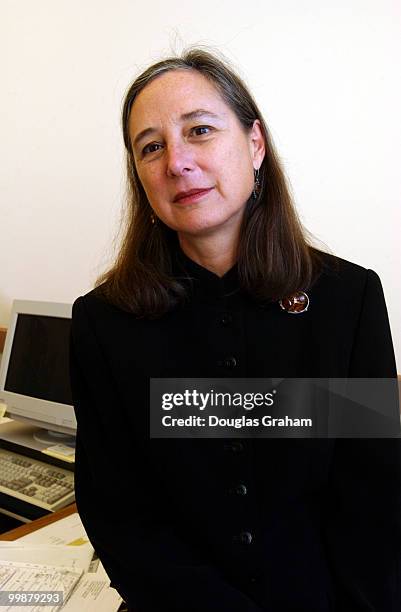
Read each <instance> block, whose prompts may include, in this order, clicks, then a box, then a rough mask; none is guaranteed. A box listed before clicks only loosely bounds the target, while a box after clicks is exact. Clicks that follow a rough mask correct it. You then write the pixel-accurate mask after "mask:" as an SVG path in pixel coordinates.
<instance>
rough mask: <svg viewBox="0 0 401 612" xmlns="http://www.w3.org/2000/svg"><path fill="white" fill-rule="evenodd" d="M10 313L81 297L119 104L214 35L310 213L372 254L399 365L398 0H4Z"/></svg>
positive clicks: (104, 254)
mask: <svg viewBox="0 0 401 612" xmlns="http://www.w3.org/2000/svg"><path fill="white" fill-rule="evenodd" d="M0 9H1V15H0V58H1V64H2V65H1V96H0V105H1V108H0V111H1V112H0V122H1V137H0V164H1V171H0V198H1V199H0V206H1V210H0V213H1V214H0V223H1V249H0V325H2V324H3V325H7V323H8V317H9V314H10V309H11V303H12V300H13V299H14V298H20V299H39V300H51V301H61V302H64V301H65V302H71V301H73V300H74V299H75V298H76V297H77V296H78V295H81V294H83V293H86V292H87V291H89V290H90V289H91V288H92V286H93V282H94V280H95V278H96V277H97V275H98V274H99V273H100V272H102V271H103V270H104V268H105V266H107V264H108V263H109V262H110V258H111V257H112V253H113V247H112V244H113V238H114V237H115V235H116V233H117V230H118V222H119V218H120V210H121V206H122V203H123V193H124V182H123V181H124V175H123V147H122V138H121V134H120V124H119V122H120V110H121V103H122V99H123V96H124V92H125V90H126V88H127V86H128V84H129V83H130V81H131V80H132V79H133V77H134V76H136V75H137V74H138V72H139V71H140V70H142V69H143V68H145V67H146V66H147V65H148V64H149V63H151V62H153V61H157V60H158V59H160V58H161V57H162V56H165V55H166V54H169V52H170V51H171V50H172V49H174V48H175V49H176V50H178V51H180V50H181V48H182V47H184V46H186V45H189V44H194V43H198V44H199V43H200V44H204V45H210V46H211V47H213V46H214V47H216V48H217V49H219V50H220V51H222V52H223V53H224V54H225V55H226V56H227V57H228V59H229V60H231V62H232V63H233V64H234V67H236V68H237V69H238V70H239V72H240V74H241V76H242V77H243V78H245V80H246V82H247V83H248V85H249V86H250V88H251V90H252V91H253V93H254V95H255V97H256V100H257V102H258V103H259V106H260V107H261V109H262V112H263V113H264V115H265V118H266V120H267V123H268V125H269V127H270V129H271V132H272V135H273V138H274V141H275V143H276V145H277V148H278V150H279V153H280V155H281V157H282V160H283V162H284V165H285V168H286V171H287V175H288V177H289V179H290V182H291V185H292V190H293V193H294V196H295V200H296V203H297V206H298V209H299V211H300V214H301V218H302V220H303V222H304V224H305V225H306V227H307V228H308V229H309V230H311V231H312V232H313V233H314V234H315V235H316V236H317V237H318V238H320V239H321V240H322V241H323V242H324V243H325V244H326V245H328V247H329V248H330V249H331V250H332V251H333V252H334V253H336V254H337V255H339V256H340V257H343V258H345V259H349V260H351V261H354V262H355V263H358V264H360V265H363V266H365V267H367V268H372V269H374V270H375V271H376V272H378V274H379V275H380V277H381V279H382V283H383V286H384V291H385V295H386V300H387V305H388V310H389V316H390V322H391V327H392V332H393V338H394V343H395V347H396V353H397V357H398V369H399V370H400V369H401V311H400V304H401V287H400V280H399V279H400V273H399V268H400V261H401V247H400V246H399V245H400V208H399V203H400V160H401V125H400V121H399V109H400V108H401V85H400V79H399V74H400V57H401V4H400V3H399V2H396V1H392V0H337V2H336V3H334V2H331V1H330V0H327V1H324V0H309V1H308V0H281V1H280V2H277V1H276V0H263V1H260V2H259V1H252V0H251V1H250V2H246V3H241V4H239V5H238V6H235V9H234V5H233V3H232V0H220V1H219V2H217V3H216V2H215V0H203V2H202V3H200V4H199V5H196V4H195V3H190V2H186V1H185V2H184V1H183V0H171V1H170V2H168V3H166V2H165V1H164V0H153V1H152V2H137V1H135V0H113V2H111V1H109V0H108V1H105V0H35V2H31V1H30V0H0Z"/></svg>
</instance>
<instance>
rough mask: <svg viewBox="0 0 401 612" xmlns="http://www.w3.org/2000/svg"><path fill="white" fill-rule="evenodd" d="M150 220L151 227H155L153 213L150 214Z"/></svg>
mask: <svg viewBox="0 0 401 612" xmlns="http://www.w3.org/2000/svg"><path fill="white" fill-rule="evenodd" d="M150 220H151V222H152V225H156V218H155V216H154V214H153V213H150Z"/></svg>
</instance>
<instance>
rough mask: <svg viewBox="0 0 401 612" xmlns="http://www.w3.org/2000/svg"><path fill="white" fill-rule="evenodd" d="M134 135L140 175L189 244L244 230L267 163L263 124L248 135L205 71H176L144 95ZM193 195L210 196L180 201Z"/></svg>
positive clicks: (132, 124)
mask: <svg viewBox="0 0 401 612" xmlns="http://www.w3.org/2000/svg"><path fill="white" fill-rule="evenodd" d="M129 132H130V137H131V142H132V149H133V152H134V159H135V166H136V169H137V172H138V176H139V179H140V181H141V183H142V186H143V188H144V190H145V193H146V195H147V198H148V200H149V203H150V205H151V207H152V208H153V211H154V213H155V214H156V215H157V217H159V218H160V219H161V220H162V221H163V222H164V223H165V224H166V225H168V226H169V227H170V228H172V229H174V230H176V231H177V232H178V233H179V235H180V234H182V235H184V236H186V237H188V238H189V237H190V236H202V235H209V234H212V233H213V234H215V233H216V232H221V231H225V232H227V231H228V232H233V233H235V232H237V231H238V228H239V226H240V223H241V219H242V215H243V212H244V208H245V205H246V202H247V200H248V199H249V197H250V195H251V193H252V190H253V185H254V173H253V170H254V168H259V167H260V165H261V163H262V161H263V157H264V140H263V137H262V133H261V129H260V122H259V121H258V120H255V122H254V125H253V128H252V129H251V130H250V131H249V133H245V132H244V130H243V128H242V126H241V124H240V123H239V121H238V119H237V117H236V115H235V113H234V112H233V111H232V110H231V109H230V107H229V106H227V104H226V103H225V102H224V101H223V99H222V98H221V96H220V94H219V92H218V91H217V89H216V88H215V87H214V85H213V84H211V83H210V82H209V81H208V80H207V79H206V78H205V77H204V76H203V75H202V74H201V73H199V72H197V71H195V70H191V71H188V70H174V71H170V72H167V73H165V74H163V75H161V76H159V77H157V78H156V79H155V80H153V81H152V82H151V83H149V84H148V85H146V87H145V88H144V89H143V90H142V91H141V93H140V94H139V95H138V96H137V98H136V100H135V102H134V104H133V106H132V109H131V113H130V117H129ZM190 190H204V191H203V192H201V193H198V195H192V196H190V195H189V196H188V197H180V194H181V195H182V194H183V192H188V191H190ZM233 235H234V234H233Z"/></svg>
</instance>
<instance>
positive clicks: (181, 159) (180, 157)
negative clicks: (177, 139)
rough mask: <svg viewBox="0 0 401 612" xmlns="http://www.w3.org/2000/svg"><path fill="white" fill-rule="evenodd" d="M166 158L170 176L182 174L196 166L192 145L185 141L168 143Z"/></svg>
mask: <svg viewBox="0 0 401 612" xmlns="http://www.w3.org/2000/svg"><path fill="white" fill-rule="evenodd" d="M166 159H167V174H168V176H181V175H182V174H183V173H184V172H186V171H187V170H192V169H193V168H194V167H195V162H194V159H193V154H192V153H191V151H190V146H189V145H187V144H185V143H180V144H173V145H167V148H166Z"/></svg>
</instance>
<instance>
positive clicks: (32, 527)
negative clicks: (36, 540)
mask: <svg viewBox="0 0 401 612" xmlns="http://www.w3.org/2000/svg"><path fill="white" fill-rule="evenodd" d="M76 511H77V506H76V504H70V505H69V506H67V507H66V508H62V509H61V510H58V511H57V512H53V513H52V514H47V515H46V516H43V517H41V518H39V519H36V520H35V521H31V522H30V523H27V524H26V525H21V527H17V528H16V529H11V531H6V532H5V533H2V534H0V540H8V541H12V540H16V539H17V538H21V537H22V536H24V535H27V534H28V533H32V531H36V530H37V529H40V528H41V527H45V526H46V525H50V523H54V522H55V521H59V520H60V519H62V518H64V517H65V516H69V515H70V514H73V513H74V512H76Z"/></svg>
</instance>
